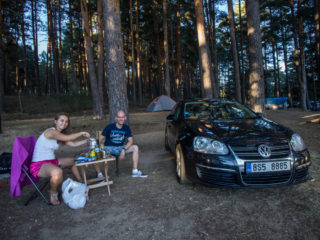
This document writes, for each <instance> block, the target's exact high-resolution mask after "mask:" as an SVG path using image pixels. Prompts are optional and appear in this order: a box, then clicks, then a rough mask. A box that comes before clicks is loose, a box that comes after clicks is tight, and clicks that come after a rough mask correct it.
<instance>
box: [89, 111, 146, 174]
mask: <svg viewBox="0 0 320 240" xmlns="http://www.w3.org/2000/svg"><path fill="white" fill-rule="evenodd" d="M126 119H127V117H126V114H125V113H124V111H122V110H120V111H118V112H117V115H116V118H115V120H116V122H115V123H111V124H109V125H108V126H106V127H105V129H104V130H103V131H102V134H101V136H100V137H99V142H100V143H101V142H102V141H103V138H105V142H104V146H105V150H106V151H107V152H108V153H110V154H112V155H117V156H119V160H122V159H124V157H125V154H126V153H132V161H133V168H132V177H141V178H146V177H148V175H147V174H145V173H142V172H141V171H139V170H138V161H139V148H138V146H137V145H134V144H133V137H132V133H131V129H130V127H129V126H128V125H127V124H125V123H124V122H125V121H126ZM126 139H127V140H128V141H127V143H125V141H126ZM94 166H95V169H96V171H97V173H98V177H103V175H102V173H101V171H100V168H99V165H98V164H95V165H94Z"/></svg>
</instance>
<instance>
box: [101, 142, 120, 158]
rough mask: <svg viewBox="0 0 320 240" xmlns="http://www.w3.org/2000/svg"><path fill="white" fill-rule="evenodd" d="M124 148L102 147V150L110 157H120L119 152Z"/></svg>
mask: <svg viewBox="0 0 320 240" xmlns="http://www.w3.org/2000/svg"><path fill="white" fill-rule="evenodd" d="M123 148H124V145H123V146H104V149H105V150H106V151H107V152H108V153H110V154H111V155H117V156H119V155H120V152H121V150H122V149H123Z"/></svg>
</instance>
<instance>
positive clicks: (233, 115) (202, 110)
mask: <svg viewBox="0 0 320 240" xmlns="http://www.w3.org/2000/svg"><path fill="white" fill-rule="evenodd" d="M184 117H185V118H188V119H200V118H201V119H208V118H210V119H214V120H224V119H248V118H256V117H257V115H256V114H255V113H254V112H253V111H251V110H250V109H249V108H247V107H245V106H244V105H242V104H239V103H237V102H228V101H221V102H220V101H217V102H188V103H186V104H185V107H184Z"/></svg>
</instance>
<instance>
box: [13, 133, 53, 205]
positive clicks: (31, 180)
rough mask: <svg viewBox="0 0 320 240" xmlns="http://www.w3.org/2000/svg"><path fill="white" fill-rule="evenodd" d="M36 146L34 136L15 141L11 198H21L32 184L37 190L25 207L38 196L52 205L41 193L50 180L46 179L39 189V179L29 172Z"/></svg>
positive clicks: (19, 138)
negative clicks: (22, 192) (25, 189)
mask: <svg viewBox="0 0 320 240" xmlns="http://www.w3.org/2000/svg"><path fill="white" fill-rule="evenodd" d="M35 144H36V138H35V137H34V136H30V137H17V138H16V139H15V141H14V144H13V149H12V161H11V180H10V184H11V186H10V191H11V197H12V198H13V197H17V196H19V195H20V194H21V190H22V188H23V187H24V186H26V185H29V184H32V185H33V186H34V187H35V189H36V190H35V192H34V193H33V194H32V195H31V196H30V198H29V199H28V200H27V201H26V202H25V204H24V205H25V206H26V205H28V203H29V202H30V201H32V200H33V199H35V198H36V197H37V196H38V195H40V196H41V197H42V198H43V200H44V201H45V202H46V203H47V204H49V205H50V202H49V200H48V199H47V198H46V197H45V196H44V195H43V193H42V192H41V191H42V190H43V188H44V187H45V186H46V185H47V184H48V182H49V179H48V178H47V179H45V181H43V182H42V184H41V185H40V186H39V187H38V186H37V183H38V182H39V179H38V178H35V177H34V176H32V175H31V174H30V172H29V167H30V164H31V161H32V155H33V150H34V147H35Z"/></svg>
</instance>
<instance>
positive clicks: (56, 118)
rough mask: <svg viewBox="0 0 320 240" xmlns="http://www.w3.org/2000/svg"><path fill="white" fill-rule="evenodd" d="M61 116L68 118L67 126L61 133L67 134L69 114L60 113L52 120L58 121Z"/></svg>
mask: <svg viewBox="0 0 320 240" xmlns="http://www.w3.org/2000/svg"><path fill="white" fill-rule="evenodd" d="M61 116H66V117H67V118H68V126H67V127H66V128H65V129H63V130H62V132H61V133H64V134H66V133H68V132H69V127H70V117H69V114H68V113H66V112H60V113H57V115H56V116H55V117H54V120H56V121H57V120H58V119H59V118H60V117H61Z"/></svg>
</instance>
